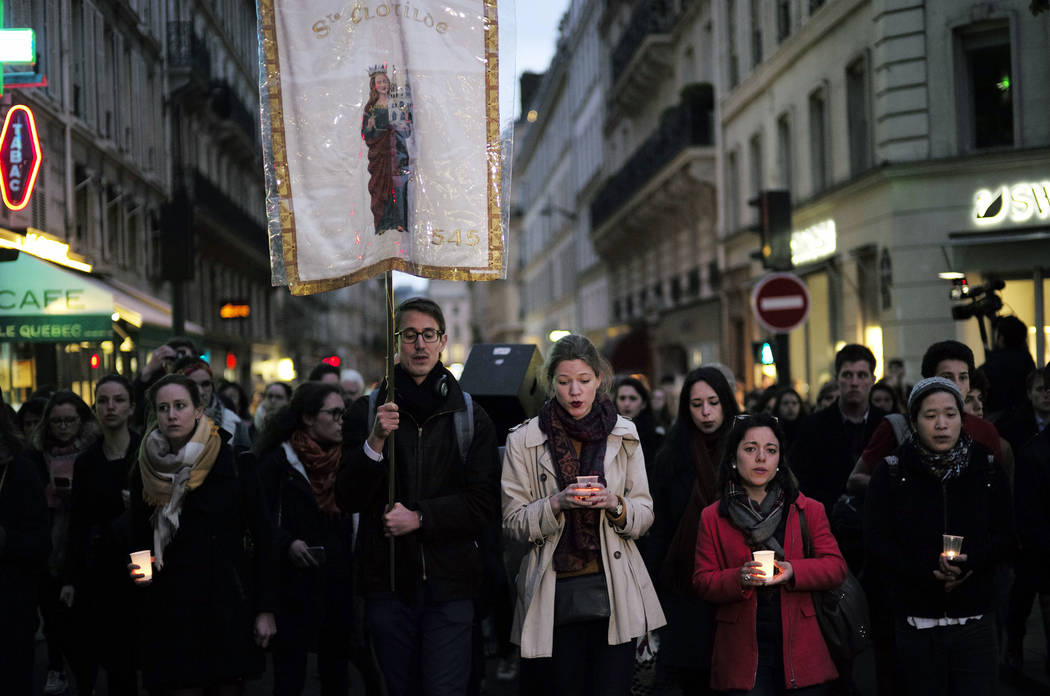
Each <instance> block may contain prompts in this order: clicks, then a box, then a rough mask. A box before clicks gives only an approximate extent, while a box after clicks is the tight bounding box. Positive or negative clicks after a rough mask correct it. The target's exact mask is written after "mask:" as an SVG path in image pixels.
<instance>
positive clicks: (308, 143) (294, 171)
mask: <svg viewBox="0 0 1050 696" xmlns="http://www.w3.org/2000/svg"><path fill="white" fill-rule="evenodd" d="M259 16H260V46H261V50H260V60H261V61H262V70H261V77H260V88H261V92H262V115H263V141H264V152H265V159H266V179H267V213H268V222H269V233H270V249H271V268H272V271H273V273H272V277H273V282H274V285H288V286H289V289H290V290H291V292H292V294H295V295H304V294H312V293H315V292H322V291H325V290H331V289H334V288H339V287H344V286H346V285H350V284H353V283H356V282H359V281H362V280H366V279H368V278H371V277H373V276H376V275H378V274H380V273H383V272H385V271H389V270H398V271H404V272H406V273H411V274H414V275H417V276H422V277H429V278H442V279H448V280H493V279H497V278H503V277H505V274H506V271H505V267H504V254H503V248H504V243H505V239H504V234H503V230H504V223H505V221H506V211H505V209H504V206H503V205H502V200H501V191H502V188H503V187H502V185H501V184H502V181H501V177H502V176H503V175H504V172H503V171H502V167H501V144H500V122H499V99H498V94H499V80H498V72H499V66H498V61H497V55H498V46H499V38H498V30H497V29H498V22H497V13H496V0H474V1H469V0H457V1H454V2H447V1H445V2H437V1H434V2H427V1H426V0H405V1H403V2H379V1H375V0H356V1H355V0H350V1H349V2H327V3H326V2H300V1H297V0H259Z"/></svg>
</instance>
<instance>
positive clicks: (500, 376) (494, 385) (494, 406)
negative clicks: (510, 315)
mask: <svg viewBox="0 0 1050 696" xmlns="http://www.w3.org/2000/svg"><path fill="white" fill-rule="evenodd" d="M542 374H543V356H542V355H540V350H539V348H537V347H536V346H534V345H525V344H507V343H478V344H475V345H474V347H473V348H471V350H470V355H468V356H467V362H466V363H464V364H463V375H462V376H461V377H460V378H459V385H460V386H461V387H462V388H463V391H465V392H469V393H470V395H471V397H473V399H474V401H476V402H477V403H479V404H481V406H482V407H483V408H484V409H485V412H486V413H488V414H489V417H491V418H492V422H493V423H494V424H495V425H496V432H497V433H498V436H499V444H500V445H503V444H504V442H506V440H507V431H508V430H510V429H511V428H513V427H514V426H515V425H517V424H518V423H521V422H522V421H523V420H526V419H527V418H532V417H533V416H535V415H536V413H537V412H538V411H539V409H540V406H542V405H543V402H544V400H545V399H546V396H547V395H546V391H545V390H544V389H543V385H542V379H541V376H542Z"/></svg>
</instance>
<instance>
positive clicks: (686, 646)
mask: <svg viewBox="0 0 1050 696" xmlns="http://www.w3.org/2000/svg"><path fill="white" fill-rule="evenodd" d="M652 471H653V476H652V479H651V484H650V493H651V494H652V496H653V513H654V515H655V519H654V520H653V526H652V527H651V528H650V529H649V533H648V534H647V535H646V536H644V537H643V538H642V542H644V544H639V546H641V547H642V553H643V556H644V558H645V562H646V566H647V567H648V568H649V574H650V576H652V577H653V578H655V579H657V583H656V586H657V589H658V591H659V596H660V603H661V604H662V605H663V609H664V616H666V618H667V625H666V626H665V627H664V628H663V629H662V640H661V643H660V653H659V659H660V661H661V663H662V664H664V665H666V666H667V667H670V668H672V669H675V670H682V669H687V670H696V671H700V672H704V673H706V672H707V670H708V669H709V665H710V662H711V642H712V640H713V638H714V623H715V622H714V617H715V607H714V605H713V604H711V602H708V601H707V600H705V599H703V598H702V597H700V595H699V594H697V593H696V591H695V590H694V589H693V587H692V572H689V573H688V577H685V578H678V577H672V576H674V575H677V574H676V573H675V571H676V570H678V571H680V570H681V569H680V567H679V566H680V565H681V561H682V560H684V559H670V560H669V559H668V553H669V552H670V551H671V547H672V542H673V541H674V538H675V534H676V533H677V531H678V527H679V522H680V521H681V519H682V516H683V515H684V514H685V511H686V507H687V506H688V505H689V504H690V503H691V501H692V500H693V488H694V484H695V482H696V470H695V469H694V467H693V466H691V465H690V463H689V461H688V459H687V458H686V457H683V456H682V455H681V453H679V452H677V451H673V450H671V449H669V448H667V447H664V448H663V449H661V450H660V452H659V454H657V456H656V463H655V464H654V465H653V467H652ZM712 478H713V475H712ZM700 502H701V503H702V504H706V503H708V502H710V501H700ZM694 539H695V537H694ZM693 548H694V556H695V543H694V544H693ZM689 560H690V561H691V562H692V564H695V557H694V558H690V559H689ZM676 561H677V562H676ZM678 574H680V573H678ZM683 580H684V583H683Z"/></svg>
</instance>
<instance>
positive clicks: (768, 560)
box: [754, 551, 776, 582]
mask: <svg viewBox="0 0 1050 696" xmlns="http://www.w3.org/2000/svg"><path fill="white" fill-rule="evenodd" d="M775 557H776V552H775V551H755V552H754V558H755V560H756V561H758V562H759V563H761V564H762V567H761V570H762V572H763V573H765V577H763V578H762V581H763V582H769V581H770V580H772V579H773V573H774V572H775V569H774V566H773V561H774V559H775Z"/></svg>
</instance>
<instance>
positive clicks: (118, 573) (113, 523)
mask: <svg viewBox="0 0 1050 696" xmlns="http://www.w3.org/2000/svg"><path fill="white" fill-rule="evenodd" d="M141 440H142V437H141V436H140V435H138V434H137V433H134V432H133V433H131V439H130V441H129V443H128V448H127V451H126V452H125V455H124V457H123V458H122V459H120V460H114V461H110V460H108V459H107V458H106V455H105V453H104V451H103V449H102V446H103V441H102V439H99V440H97V441H96V442H95V444H93V445H92V446H91V447H90V448H88V449H87V450H86V451H85V452H84V453H83V454H81V455H80V456H79V457H77V460H76V463H75V464H74V465H73V480H74V481H76V485H75V486H74V487H73V494H72V500H71V502H70V513H69V552H68V554H67V556H66V565H65V567H64V569H63V572H62V582H63V584H67V585H73V587H74V588H75V589H76V591H77V599H80V595H81V594H82V593H81V590H82V589H84V588H85V586H90V587H91V589H92V590H99V591H101V592H102V593H103V594H104V595H105V596H107V597H109V596H112V592H111V591H117V590H118V589H119V588H123V589H120V592H121V593H123V591H124V590H126V589H128V588H130V587H131V586H132V581H131V579H130V577H129V576H128V572H127V564H128V560H127V551H126V550H127V547H128V538H127V533H128V530H127V524H126V520H121V517H122V516H124V514H125V512H126V510H127V507H126V506H125V505H124V497H123V495H122V493H121V491H123V490H128V488H129V486H130V480H131V472H132V470H133V469H134V468H135V466H136V460H137V457H138V450H139V443H140V442H141Z"/></svg>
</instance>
